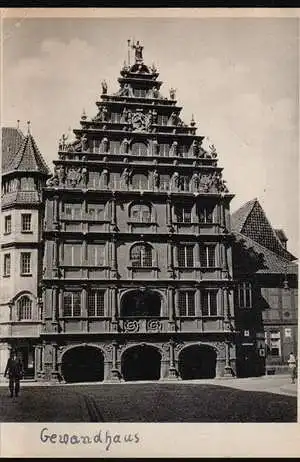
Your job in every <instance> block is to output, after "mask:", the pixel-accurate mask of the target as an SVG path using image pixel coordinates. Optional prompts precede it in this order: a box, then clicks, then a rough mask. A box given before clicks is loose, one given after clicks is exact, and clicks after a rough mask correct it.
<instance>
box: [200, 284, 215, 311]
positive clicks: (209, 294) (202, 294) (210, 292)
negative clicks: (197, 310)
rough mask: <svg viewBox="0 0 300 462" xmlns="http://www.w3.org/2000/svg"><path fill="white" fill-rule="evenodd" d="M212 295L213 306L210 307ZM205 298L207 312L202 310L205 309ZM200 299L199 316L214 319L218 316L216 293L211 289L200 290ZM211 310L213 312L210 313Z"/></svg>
mask: <svg viewBox="0 0 300 462" xmlns="http://www.w3.org/2000/svg"><path fill="white" fill-rule="evenodd" d="M212 295H213V296H214V303H215V306H212ZM205 296H207V312H204V308H206V302H205V299H204V297H205ZM200 299H201V314H202V316H203V317H209V318H215V317H217V316H219V314H218V291H217V290H212V289H206V290H201V292H200ZM212 308H214V310H215V312H214V313H212Z"/></svg>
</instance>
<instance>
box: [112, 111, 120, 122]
mask: <svg viewBox="0 0 300 462" xmlns="http://www.w3.org/2000/svg"><path fill="white" fill-rule="evenodd" d="M120 120H121V114H120V113H119V112H112V113H111V122H112V123H119V122H120Z"/></svg>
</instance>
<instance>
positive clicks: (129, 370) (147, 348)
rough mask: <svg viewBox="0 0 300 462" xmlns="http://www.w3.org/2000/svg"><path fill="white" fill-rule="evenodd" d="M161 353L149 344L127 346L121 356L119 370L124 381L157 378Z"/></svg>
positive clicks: (158, 376)
mask: <svg viewBox="0 0 300 462" xmlns="http://www.w3.org/2000/svg"><path fill="white" fill-rule="evenodd" d="M160 371H161V354H160V352H159V351H158V349H157V348H155V347H154V346H151V345H145V344H142V345H135V346H132V347H130V348H127V349H126V350H125V351H124V353H123V354H122V358H121V372H122V376H123V378H124V380H125V381H132V380H159V379H160Z"/></svg>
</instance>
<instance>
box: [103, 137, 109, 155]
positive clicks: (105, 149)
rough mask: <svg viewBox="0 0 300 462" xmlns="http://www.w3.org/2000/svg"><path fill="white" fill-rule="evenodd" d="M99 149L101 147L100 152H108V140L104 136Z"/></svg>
mask: <svg viewBox="0 0 300 462" xmlns="http://www.w3.org/2000/svg"><path fill="white" fill-rule="evenodd" d="M101 145H102V146H101V147H102V152H107V150H108V139H107V138H106V136H105V137H104V138H103V139H102V141H101Z"/></svg>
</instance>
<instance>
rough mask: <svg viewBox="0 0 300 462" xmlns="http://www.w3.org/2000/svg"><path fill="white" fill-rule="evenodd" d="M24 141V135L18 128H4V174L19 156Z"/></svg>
mask: <svg viewBox="0 0 300 462" xmlns="http://www.w3.org/2000/svg"><path fill="white" fill-rule="evenodd" d="M23 139H24V135H23V133H22V132H21V130H19V129H18V128H13V127H3V128H2V156H1V157H2V173H5V172H6V171H7V166H8V164H9V163H10V162H11V159H13V158H14V157H15V155H16V154H17V152H18V150H19V148H20V146H21V144H22V141H23Z"/></svg>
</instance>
